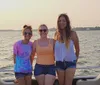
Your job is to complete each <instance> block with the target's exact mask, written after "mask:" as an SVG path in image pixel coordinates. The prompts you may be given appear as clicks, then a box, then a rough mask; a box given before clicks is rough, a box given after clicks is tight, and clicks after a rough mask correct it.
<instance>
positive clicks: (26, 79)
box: [25, 76, 32, 85]
mask: <svg viewBox="0 0 100 85" xmlns="http://www.w3.org/2000/svg"><path fill="white" fill-rule="evenodd" d="M25 81H26V85H31V83H32V77H31V76H26V77H25Z"/></svg>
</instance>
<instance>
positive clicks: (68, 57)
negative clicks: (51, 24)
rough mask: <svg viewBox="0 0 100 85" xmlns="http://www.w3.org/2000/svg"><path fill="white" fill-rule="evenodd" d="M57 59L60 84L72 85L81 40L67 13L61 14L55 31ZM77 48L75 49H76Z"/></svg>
mask: <svg viewBox="0 0 100 85" xmlns="http://www.w3.org/2000/svg"><path fill="white" fill-rule="evenodd" d="M55 40H56V43H55V60H56V69H57V74H58V80H59V84H60V85H72V81H73V77H74V74H75V70H76V63H77V60H78V56H79V51H80V49H79V40H78V36H77V34H76V32H75V31H72V30H71V26H70V20H69V17H68V16H67V15H66V14H60V16H59V17H58V21H57V31H56V33H55ZM74 48H75V51H74Z"/></svg>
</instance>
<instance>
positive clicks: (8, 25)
mask: <svg viewBox="0 0 100 85" xmlns="http://www.w3.org/2000/svg"><path fill="white" fill-rule="evenodd" d="M61 13H67V14H68V16H69V18H70V21H71V25H72V27H77V26H85V27H86V26H93V27H95V26H100V0H0V29H21V28H22V26H23V25H24V24H30V25H32V27H33V28H38V26H39V25H40V24H43V23H45V24H47V26H48V27H49V28H52V27H56V21H57V17H58V15H59V14H61Z"/></svg>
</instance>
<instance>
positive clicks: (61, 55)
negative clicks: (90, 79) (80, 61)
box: [55, 40, 76, 61]
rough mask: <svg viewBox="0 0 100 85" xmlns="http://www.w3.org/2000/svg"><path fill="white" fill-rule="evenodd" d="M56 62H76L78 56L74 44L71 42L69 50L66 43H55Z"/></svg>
mask: <svg viewBox="0 0 100 85" xmlns="http://www.w3.org/2000/svg"><path fill="white" fill-rule="evenodd" d="M55 60H56V61H64V60H65V61H74V60H76V54H75V53H74V43H73V41H72V40H70V44H69V48H68V49H67V48H66V46H65V43H61V42H59V41H56V43H55Z"/></svg>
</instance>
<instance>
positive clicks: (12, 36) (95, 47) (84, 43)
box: [0, 31, 100, 78]
mask: <svg viewBox="0 0 100 85" xmlns="http://www.w3.org/2000/svg"><path fill="white" fill-rule="evenodd" d="M77 34H78V37H79V43H80V56H79V60H78V63H77V67H78V68H80V67H87V66H94V67H95V66H100V31H77ZM48 36H49V37H51V38H53V36H54V31H50V32H49V34H48ZM37 38H39V34H38V32H37V31H33V37H32V39H31V41H34V40H35V39H37ZM20 39H22V34H21V31H0V70H13V57H12V49H13V44H14V43H15V42H16V41H18V40H20ZM99 73H100V68H97V69H95V68H94V69H91V68H88V69H77V70H76V73H75V76H85V75H86V76H87V75H98V74H99ZM1 77H2V78H14V73H13V72H0V78H1Z"/></svg>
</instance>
